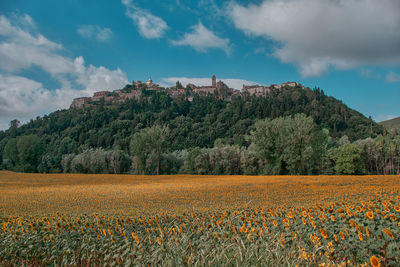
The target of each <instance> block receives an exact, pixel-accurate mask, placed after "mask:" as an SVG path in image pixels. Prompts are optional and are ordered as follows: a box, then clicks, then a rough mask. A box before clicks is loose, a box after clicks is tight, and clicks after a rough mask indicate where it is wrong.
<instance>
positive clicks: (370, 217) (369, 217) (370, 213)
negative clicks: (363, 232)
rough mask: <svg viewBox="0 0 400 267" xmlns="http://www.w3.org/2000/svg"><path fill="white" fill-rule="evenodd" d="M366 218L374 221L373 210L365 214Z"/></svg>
mask: <svg viewBox="0 0 400 267" xmlns="http://www.w3.org/2000/svg"><path fill="white" fill-rule="evenodd" d="M365 216H366V217H367V218H368V219H371V220H372V219H373V218H374V212H373V211H372V210H369V211H367V213H366V214H365Z"/></svg>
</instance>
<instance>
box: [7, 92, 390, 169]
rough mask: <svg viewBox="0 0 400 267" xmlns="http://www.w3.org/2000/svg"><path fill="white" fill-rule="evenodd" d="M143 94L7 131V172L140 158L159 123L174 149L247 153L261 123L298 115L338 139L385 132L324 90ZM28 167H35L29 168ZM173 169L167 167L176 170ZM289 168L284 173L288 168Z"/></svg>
mask: <svg viewBox="0 0 400 267" xmlns="http://www.w3.org/2000/svg"><path fill="white" fill-rule="evenodd" d="M143 94H144V95H143V96H142V97H141V98H140V99H136V98H132V99H127V100H125V101H124V102H105V101H103V100H100V101H97V102H93V103H91V104H90V106H88V107H83V108H70V109H67V110H61V111H56V112H53V113H51V114H49V115H46V116H44V117H42V118H40V117H38V118H37V119H35V120H31V121H30V122H29V123H27V124H25V125H22V126H20V127H10V129H8V130H7V131H1V132H0V159H3V158H4V157H3V155H5V152H7V153H8V155H9V156H7V158H6V160H7V161H4V162H3V164H2V165H3V168H4V166H6V165H7V166H8V165H9V164H13V165H11V166H14V165H16V166H15V167H8V168H11V169H13V170H22V171H36V170H37V169H36V168H39V170H40V171H44V172H49V171H50V172H51V171H60V170H61V169H62V168H61V165H62V162H61V161H62V159H63V157H64V156H65V155H68V154H79V153H82V152H84V151H86V150H88V149H96V148H103V149H105V150H113V151H122V152H123V153H124V155H126V156H128V155H132V151H131V149H132V147H131V146H130V144H131V140H132V137H133V136H134V135H135V133H138V132H139V131H141V130H142V129H144V128H148V127H151V126H153V125H165V126H167V127H168V136H162V138H165V142H166V145H165V146H166V151H168V152H173V151H181V150H191V149H194V148H196V147H198V148H211V147H213V146H214V145H215V142H216V141H217V142H218V143H220V144H225V145H236V146H238V147H244V148H246V147H248V146H249V145H250V141H249V140H248V138H246V135H249V133H250V131H251V130H252V129H254V125H255V122H256V121H258V120H261V119H265V118H271V119H274V118H278V117H282V116H290V115H294V114H298V113H303V114H305V115H306V116H310V117H312V119H313V120H314V122H315V124H316V127H317V128H319V129H323V128H325V129H327V130H328V131H329V135H330V136H331V137H333V138H334V139H339V138H340V137H342V136H343V135H347V136H348V138H349V140H350V141H355V140H357V139H362V138H366V137H370V136H371V137H375V136H377V135H378V134H379V133H381V132H382V127H381V126H380V125H378V124H376V123H375V122H374V121H373V120H371V119H368V118H366V117H364V116H363V115H362V114H361V113H359V112H357V111H355V110H352V109H350V108H349V107H347V106H346V105H344V104H343V103H342V102H341V101H338V100H337V99H335V98H334V97H330V96H327V95H325V94H324V92H323V91H322V90H320V89H313V90H312V89H310V88H304V87H301V86H295V87H288V86H286V87H283V88H280V89H279V90H278V89H274V90H271V92H269V94H268V95H267V96H264V97H257V96H249V95H239V96H234V97H231V98H230V99H229V100H222V99H221V97H220V95H218V94H216V93H214V94H208V95H205V96H204V95H203V96H202V95H199V94H194V97H193V99H192V100H191V101H189V100H188V99H185V98H179V97H178V98H174V99H173V98H171V97H170V95H168V94H167V93H166V92H158V91H143ZM28 135H29V136H28ZM15 137H17V138H15ZM16 139H21V140H20V141H19V143H21V144H19V145H18V147H19V148H18V150H20V151H16V150H17V148H16V147H17V140H16ZM33 144H35V145H33ZM7 145H8V146H7ZM24 147H26V149H25V150H23V149H24ZM7 149H8V151H5V150H7ZM28 154H29V156H27V155H28ZM118 155H119V154H118ZM105 157H106V158H107V159H105V160H106V161H107V162H108V161H109V157H119V158H121V157H122V156H115V155H114V156H113V155H111V154H107V155H106V156H105ZM82 160H83V159H82ZM174 160H175V159H174ZM129 161H131V157H129V160H128V161H127V162H129ZM13 162H14V163H13ZM17 162H20V163H17ZM27 162H29V164H25V163H27ZM126 164H130V163H126ZM171 164H172V163H171ZM171 164H170V163H167V165H168V166H169V165H171ZM35 166H39V167H35ZM40 166H42V167H40ZM43 166H44V167H43ZM79 166H81V165H79ZM91 166H92V164H91ZM121 168H122V167H121ZM126 168H128V169H129V166H125V169H126ZM282 168H283V171H282V173H284V172H285V171H284V169H285V167H284V165H283V166H282ZM118 170H120V169H118ZM157 170H158V168H157ZM64 171H65V169H64ZM76 171H78V170H76ZM81 171H84V170H83V169H82V170H81ZM81 171H79V172H81ZM87 171H88V170H86V171H85V172H87ZM94 171H95V170H94ZM120 171H121V170H120ZM175 171H176V170H175ZM89 172H90V171H89ZM168 172H173V170H168ZM278 172H281V171H278Z"/></svg>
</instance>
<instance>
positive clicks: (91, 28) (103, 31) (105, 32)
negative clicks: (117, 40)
mask: <svg viewBox="0 0 400 267" xmlns="http://www.w3.org/2000/svg"><path fill="white" fill-rule="evenodd" d="M77 32H78V34H79V35H81V36H82V37H85V38H93V37H94V38H96V39H97V40H98V41H101V42H106V41H108V40H110V39H111V38H112V36H113V32H112V31H111V30H110V29H109V28H101V27H100V26H97V25H80V26H79V27H78V29H77Z"/></svg>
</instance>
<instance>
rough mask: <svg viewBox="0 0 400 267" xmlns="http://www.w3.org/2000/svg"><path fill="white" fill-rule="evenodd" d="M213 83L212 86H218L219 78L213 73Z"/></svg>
mask: <svg viewBox="0 0 400 267" xmlns="http://www.w3.org/2000/svg"><path fill="white" fill-rule="evenodd" d="M211 84H212V87H217V78H216V77H215V75H213V76H212V78H211Z"/></svg>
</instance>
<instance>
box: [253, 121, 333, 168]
mask: <svg viewBox="0 0 400 267" xmlns="http://www.w3.org/2000/svg"><path fill="white" fill-rule="evenodd" d="M328 137H329V136H328V134H327V132H326V130H323V131H321V130H319V129H318V128H317V127H316V124H315V123H314V121H313V119H312V118H311V117H307V116H306V115H304V114H296V115H294V116H288V117H279V118H276V119H273V120H271V119H265V120H262V121H258V122H257V123H256V124H255V129H254V130H253V131H251V132H250V136H249V137H248V140H249V141H250V142H251V143H252V144H253V149H254V150H255V152H256V153H257V154H258V157H259V158H260V160H261V164H262V165H263V166H264V171H263V172H264V173H266V174H310V173H313V172H314V171H315V170H314V169H315V166H316V165H318V166H321V161H323V160H324V158H326V155H325V153H324V149H326V147H327V143H328Z"/></svg>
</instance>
